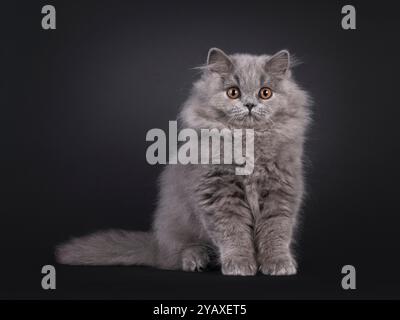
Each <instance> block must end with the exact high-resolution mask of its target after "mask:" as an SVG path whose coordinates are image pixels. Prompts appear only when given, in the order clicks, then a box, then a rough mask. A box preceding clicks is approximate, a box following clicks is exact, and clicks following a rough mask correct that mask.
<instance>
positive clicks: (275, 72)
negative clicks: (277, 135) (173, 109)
mask: <svg viewBox="0 0 400 320" xmlns="http://www.w3.org/2000/svg"><path fill="white" fill-rule="evenodd" d="M289 66H290V61H289V53H288V52H287V51H285V50H284V51H280V52H278V53H277V54H275V55H273V56H272V57H271V56H266V55H263V56H252V55H244V54H235V55H231V56H228V55H226V54H225V53H224V52H222V51H221V50H219V49H211V50H210V52H209V55H208V61H207V66H206V70H205V73H204V75H203V77H202V79H201V80H200V81H199V82H198V83H197V84H196V86H195V89H194V92H195V95H196V96H197V98H198V100H199V103H198V105H199V106H197V107H195V108H194V110H192V111H193V112H192V113H193V114H192V116H194V115H195V116H196V118H194V117H192V119H193V120H197V122H198V123H201V122H203V123H206V121H207V120H209V121H210V122H213V123H216V122H219V123H221V124H223V125H225V126H228V127H232V128H254V129H260V130H262V129H266V128H267V127H268V126H270V125H271V124H272V123H273V122H274V120H275V118H276V116H277V115H279V114H282V115H283V114H286V113H290V112H291V110H290V106H289V100H291V99H292V98H293V94H296V93H297V94H299V92H300V91H299V92H295V91H296V90H294V89H293V88H294V87H293V83H292V82H291V81H290V71H289ZM300 93H301V92H300ZM303 99H304V98H303ZM199 117H200V118H199Z"/></svg>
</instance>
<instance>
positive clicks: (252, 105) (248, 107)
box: [245, 103, 256, 111]
mask: <svg viewBox="0 0 400 320" xmlns="http://www.w3.org/2000/svg"><path fill="white" fill-rule="evenodd" d="M245 106H246V107H247V109H249V111H251V109H253V108H254V107H255V106H256V105H255V104H254V103H246V104H245Z"/></svg>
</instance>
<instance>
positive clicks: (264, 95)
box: [258, 87, 272, 100]
mask: <svg viewBox="0 0 400 320" xmlns="http://www.w3.org/2000/svg"><path fill="white" fill-rule="evenodd" d="M258 95H259V96H260V98H261V99H264V100H267V99H269V98H271V97H272V90H271V89H270V88H268V87H262V88H261V89H260V92H259V93H258Z"/></svg>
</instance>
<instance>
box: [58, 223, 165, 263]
mask: <svg viewBox="0 0 400 320" xmlns="http://www.w3.org/2000/svg"><path fill="white" fill-rule="evenodd" d="M55 255H56V260H57V262H59V263H62V264H70V265H147V266H155V265H156V258H157V245H156V241H155V238H154V236H153V233H151V232H129V231H122V230H110V231H100V232H96V233H93V234H90V235H88V236H84V237H81V238H75V239H72V240H70V241H68V242H66V243H64V244H61V245H60V246H58V247H57V249H56V253H55Z"/></svg>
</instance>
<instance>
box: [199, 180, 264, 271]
mask: <svg viewBox="0 0 400 320" xmlns="http://www.w3.org/2000/svg"><path fill="white" fill-rule="evenodd" d="M198 192H199V194H198V196H199V198H200V203H201V209H202V214H201V217H202V222H203V225H204V227H205V229H206V230H207V233H208V235H209V236H210V238H211V240H212V242H213V244H214V245H215V246H216V247H217V249H218V254H219V260H220V263H221V270H222V273H223V274H225V275H243V276H245V275H254V274H256V273H257V262H256V259H255V249H254V243H253V230H252V225H253V221H252V215H251V212H250V208H249V206H248V204H247V203H246V201H245V192H244V188H243V187H242V186H241V185H240V184H239V183H237V182H235V181H232V178H230V179H224V177H223V176H221V175H218V174H216V176H215V179H214V177H213V176H212V175H211V176H210V175H209V176H208V177H207V180H205V181H203V182H202V183H200V187H199V188H198Z"/></svg>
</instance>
